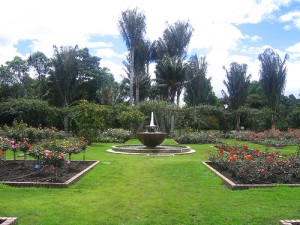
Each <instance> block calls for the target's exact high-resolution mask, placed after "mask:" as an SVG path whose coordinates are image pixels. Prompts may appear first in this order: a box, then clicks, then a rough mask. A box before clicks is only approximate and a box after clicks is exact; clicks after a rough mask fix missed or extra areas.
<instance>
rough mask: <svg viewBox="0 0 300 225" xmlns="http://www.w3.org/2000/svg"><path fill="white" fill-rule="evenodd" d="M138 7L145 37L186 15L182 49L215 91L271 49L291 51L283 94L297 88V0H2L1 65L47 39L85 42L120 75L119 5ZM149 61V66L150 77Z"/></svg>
mask: <svg viewBox="0 0 300 225" xmlns="http://www.w3.org/2000/svg"><path fill="white" fill-rule="evenodd" d="M134 8H138V10H139V11H140V12H142V13H144V15H145V16H146V38H147V39H148V40H150V41H154V40H157V39H158V38H159V37H162V34H163V31H164V30H165V29H166V28H167V24H170V25H172V24H174V23H175V22H177V21H185V22H186V21H189V23H190V24H191V26H192V27H193V29H194V32H193V36H192V38H191V41H190V44H189V46H188V55H189V56H190V55H194V54H197V55H198V56H205V57H206V61H207V62H208V74H207V76H208V77H210V78H211V84H212V86H213V90H214V92H215V94H216V95H217V96H218V97H222V94H221V90H226V89H225V86H224V84H223V81H224V80H225V70H224V69H223V67H224V66H225V68H226V69H229V65H230V63H232V62H237V63H245V64H247V65H248V74H251V75H252V78H251V80H258V79H259V68H260V62H259V60H258V56H259V54H262V53H263V52H264V50H265V49H267V48H272V49H273V50H274V51H275V52H277V53H278V54H279V56H280V57H281V59H282V60H283V59H284V56H285V54H288V55H289V60H288V61H287V63H286V66H287V70H288V72H287V82H286V88H285V92H284V94H285V95H286V96H288V95H290V94H293V95H294V96H295V97H296V98H299V93H300V85H299V84H300V0H184V1H183V0H181V1H179V0H159V1H158V0H152V1H149V0H109V1H107V0H105V1H104V0H73V1H69V0H26V1H24V0H2V1H1V13H0V65H1V64H2V65H4V64H5V62H7V61H11V60H12V59H13V58H14V57H15V56H20V57H22V58H24V59H27V58H28V56H29V55H30V54H32V53H34V52H37V51H41V52H43V53H45V54H46V55H47V56H48V57H52V56H53V45H56V46H75V45H78V46H79V48H85V47H87V48H89V50H90V53H91V54H92V55H95V56H98V57H100V58H101V61H100V66H101V67H107V68H108V69H110V71H111V73H112V74H114V77H115V80H116V81H120V80H121V79H122V77H123V76H125V72H124V68H123V64H122V61H124V60H125V57H126V55H127V54H128V50H127V48H126V45H125V42H124V41H123V39H122V36H121V34H120V31H119V29H118V21H119V20H120V16H121V12H123V11H125V10H127V9H134ZM154 69H155V64H152V65H151V70H150V71H151V76H152V78H155V74H154Z"/></svg>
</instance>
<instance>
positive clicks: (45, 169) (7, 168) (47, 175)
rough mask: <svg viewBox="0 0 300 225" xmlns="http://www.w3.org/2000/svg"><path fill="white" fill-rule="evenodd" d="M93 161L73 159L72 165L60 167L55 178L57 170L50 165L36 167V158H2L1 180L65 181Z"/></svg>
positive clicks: (0, 164)
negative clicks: (14, 159)
mask: <svg viewBox="0 0 300 225" xmlns="http://www.w3.org/2000/svg"><path fill="white" fill-rule="evenodd" d="M93 163H94V162H93V161H72V162H71V164H70V165H65V166H64V167H62V168H59V169H58V171H57V179H55V172H54V171H53V170H52V169H51V167H50V166H43V165H42V166H41V168H40V169H35V168H34V167H35V165H36V164H37V162H36V161H35V160H16V161H13V160H0V182H1V181H2V182H3V181H10V182H49V183H64V182H66V181H68V180H69V179H70V178H72V177H73V176H75V175H76V174H78V173H80V172H81V171H83V170H84V169H86V168H87V167H89V166H90V165H92V164H93Z"/></svg>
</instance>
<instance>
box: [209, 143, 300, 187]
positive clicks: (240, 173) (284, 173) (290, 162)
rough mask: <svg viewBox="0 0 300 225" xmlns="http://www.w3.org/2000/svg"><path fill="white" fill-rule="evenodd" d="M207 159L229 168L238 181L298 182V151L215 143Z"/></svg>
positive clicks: (215, 164) (220, 167) (227, 169)
mask: <svg viewBox="0 0 300 225" xmlns="http://www.w3.org/2000/svg"><path fill="white" fill-rule="evenodd" d="M209 160H210V161H211V162H212V163H213V165H214V166H215V167H216V168H217V169H219V170H221V171H223V172H224V171H226V172H229V173H230V174H231V175H232V178H233V179H235V180H237V182H238V183H244V184H266V183H289V184H290V183H299V182H300V154H299V150H298V152H297V153H295V154H291V155H288V156H287V155H282V154H279V152H264V151H261V150H259V149H255V150H252V149H249V148H248V146H228V145H222V146H217V150H215V151H212V152H211V153H210V155H209Z"/></svg>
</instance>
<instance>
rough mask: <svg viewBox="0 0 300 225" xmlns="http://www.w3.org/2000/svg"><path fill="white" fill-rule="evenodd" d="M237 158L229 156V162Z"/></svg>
mask: <svg viewBox="0 0 300 225" xmlns="http://www.w3.org/2000/svg"><path fill="white" fill-rule="evenodd" d="M235 160H236V157H229V158H228V162H233V161H235Z"/></svg>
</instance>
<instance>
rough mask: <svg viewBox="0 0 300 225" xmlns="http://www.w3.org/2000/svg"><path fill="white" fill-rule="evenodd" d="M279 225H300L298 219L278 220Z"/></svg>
mask: <svg viewBox="0 0 300 225" xmlns="http://www.w3.org/2000/svg"><path fill="white" fill-rule="evenodd" d="M279 224H280V225H300V220H280V221H279Z"/></svg>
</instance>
